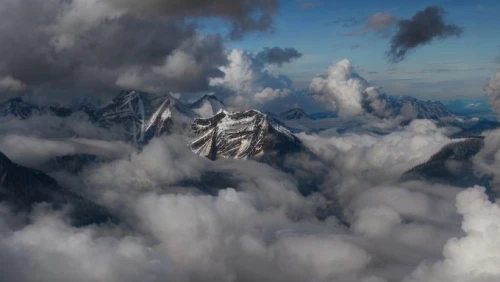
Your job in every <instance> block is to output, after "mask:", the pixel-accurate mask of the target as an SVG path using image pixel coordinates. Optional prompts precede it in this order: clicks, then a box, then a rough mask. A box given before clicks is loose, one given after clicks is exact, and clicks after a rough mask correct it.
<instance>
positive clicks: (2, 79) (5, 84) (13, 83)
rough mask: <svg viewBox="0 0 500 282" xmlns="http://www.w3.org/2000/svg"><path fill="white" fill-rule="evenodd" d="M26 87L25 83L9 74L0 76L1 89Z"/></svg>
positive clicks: (11, 89) (9, 89)
mask: <svg viewBox="0 0 500 282" xmlns="http://www.w3.org/2000/svg"><path fill="white" fill-rule="evenodd" d="M25 88H26V84H24V83H23V82H22V81H20V80H17V79H15V78H13V77H12V76H10V75H7V76H0V90H3V91H19V90H23V89H25Z"/></svg>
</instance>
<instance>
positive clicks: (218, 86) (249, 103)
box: [210, 47, 293, 110]
mask: <svg viewBox="0 0 500 282" xmlns="http://www.w3.org/2000/svg"><path fill="white" fill-rule="evenodd" d="M276 48H277V47H276ZM273 49H275V48H273ZM273 49H270V50H273ZM270 50H268V49H266V50H264V51H263V52H261V53H258V54H253V53H249V52H246V51H243V50H238V49H234V50H232V51H230V52H229V54H228V56H227V59H228V61H229V64H228V65H227V66H223V67H221V68H220V70H221V71H222V73H224V76H223V77H219V78H213V79H211V80H210V85H211V86H212V87H214V89H215V91H216V92H217V93H218V95H219V96H221V97H222V98H223V99H224V102H225V104H226V105H227V106H229V107H230V108H232V109H237V110H242V109H248V108H252V107H255V106H257V105H259V104H263V103H268V102H270V101H273V100H276V99H279V98H284V97H287V96H289V94H290V92H292V90H293V88H292V81H291V80H290V78H288V77H287V76H284V75H281V74H278V73H276V72H273V71H272V70H271V69H269V68H268V67H267V66H268V65H269V64H283V63H286V62H288V61H290V60H291V59H292V57H293V56H290V55H286V54H284V53H281V51H283V52H288V51H286V50H288V49H281V48H277V49H276V50H281V51H278V52H277V53H276V54H278V53H279V55H278V56H277V57H273V56H274V55H269V52H270Z"/></svg>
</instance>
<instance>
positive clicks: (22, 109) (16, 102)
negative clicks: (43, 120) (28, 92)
mask: <svg viewBox="0 0 500 282" xmlns="http://www.w3.org/2000/svg"><path fill="white" fill-rule="evenodd" d="M42 112H43V110H42V109H41V108H39V107H37V106H35V105H32V104H30V103H28V102H26V101H24V100H23V99H22V98H20V97H18V98H13V99H10V100H7V101H5V102H3V103H1V104H0V116H2V117H7V116H12V117H16V118H20V119H27V118H29V117H31V116H33V115H40V114H41V113H42Z"/></svg>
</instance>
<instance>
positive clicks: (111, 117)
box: [97, 91, 197, 144]
mask: <svg viewBox="0 0 500 282" xmlns="http://www.w3.org/2000/svg"><path fill="white" fill-rule="evenodd" d="M97 115H98V122H99V124H100V125H101V126H103V127H106V128H112V127H115V128H116V127H118V128H119V129H120V130H122V131H123V132H122V133H123V134H124V135H125V136H124V137H125V139H127V140H131V141H133V142H134V143H136V144H144V143H147V142H148V141H149V140H150V139H151V138H153V137H154V136H160V135H162V134H163V133H165V132H172V131H181V130H185V129H187V128H188V127H189V124H190V123H191V121H192V120H193V118H195V117H197V114H196V113H194V112H193V111H192V110H191V109H189V108H188V107H186V106H184V105H183V104H182V103H181V102H179V101H178V100H177V99H175V98H173V97H171V96H169V95H154V94H149V93H146V92H140V91H122V92H121V93H120V94H119V95H118V96H116V97H115V98H114V99H113V101H112V103H111V104H110V105H108V106H106V107H105V108H103V109H102V110H100V111H99V112H98V114H97Z"/></svg>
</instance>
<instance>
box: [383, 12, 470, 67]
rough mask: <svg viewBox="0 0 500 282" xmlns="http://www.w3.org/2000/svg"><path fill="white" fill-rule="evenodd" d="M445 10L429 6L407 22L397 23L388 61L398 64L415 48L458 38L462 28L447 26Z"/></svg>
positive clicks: (388, 53)
mask: <svg viewBox="0 0 500 282" xmlns="http://www.w3.org/2000/svg"><path fill="white" fill-rule="evenodd" d="M444 15H445V10H444V9H443V8H441V7H436V6H430V7H427V8H425V9H424V10H422V11H419V12H417V13H416V14H415V15H414V16H413V17H412V18H411V19H409V20H401V21H400V22H399V23H398V31H397V33H396V34H395V35H394V36H393V37H392V40H391V48H390V50H389V51H388V52H387V55H388V57H389V60H390V61H391V62H393V63H397V62H400V61H402V60H404V59H405V58H406V55H407V54H408V53H409V52H411V51H413V50H415V49H416V48H417V47H419V46H422V45H426V44H430V43H431V42H432V41H433V40H434V39H445V38H448V37H451V36H456V37H459V36H460V35H461V34H462V32H463V28H462V27H460V26H458V25H454V24H447V23H446V22H445V19H444Z"/></svg>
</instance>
